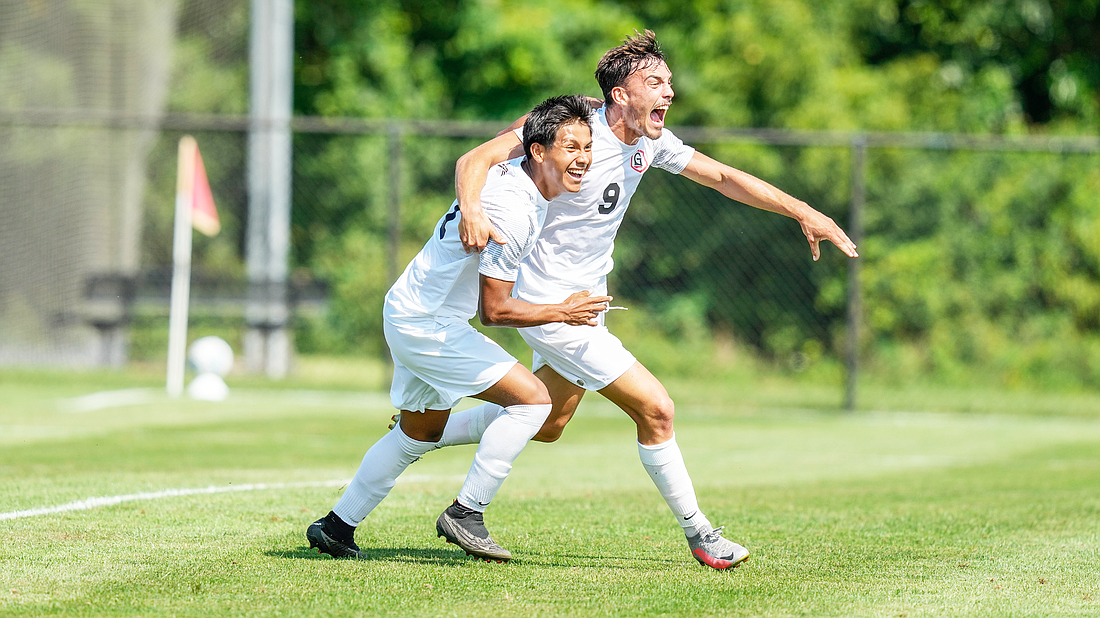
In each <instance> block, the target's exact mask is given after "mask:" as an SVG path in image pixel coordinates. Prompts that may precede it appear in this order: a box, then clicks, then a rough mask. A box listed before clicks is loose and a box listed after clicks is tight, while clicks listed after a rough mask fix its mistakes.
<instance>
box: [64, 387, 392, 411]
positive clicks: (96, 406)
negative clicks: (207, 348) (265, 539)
mask: <svg viewBox="0 0 1100 618" xmlns="http://www.w3.org/2000/svg"><path fill="white" fill-rule="evenodd" d="M270 394H277V395H278V397H279V399H280V401H283V402H287V403H291V404H294V405H300V406H313V407H324V406H342V407H370V406H375V405H384V406H387V407H388V406H389V405H390V398H389V395H388V394H386V393H372V392H367V393H363V392H354V391H351V392H344V391H310V390H286V391H276V390H263V389H250V388H239V389H233V390H231V391H230V400H229V401H230V403H232V402H233V401H235V400H236V401H240V397H241V396H243V397H244V398H245V401H247V400H248V398H249V397H255V396H256V395H261V396H262V395H270ZM234 395H236V397H234ZM165 401H168V395H167V394H166V393H165V392H164V389H162V388H127V389H123V390H117V391H100V392H98V393H90V394H88V395H80V396H78V397H69V398H65V399H61V400H60V401H59V404H60V409H61V411H63V412H68V413H70V414H85V413H88V412H99V411H100V410H108V409H111V408H122V407H126V406H140V405H149V404H154V403H163V402H165ZM187 401H191V400H190V399H188V400H187Z"/></svg>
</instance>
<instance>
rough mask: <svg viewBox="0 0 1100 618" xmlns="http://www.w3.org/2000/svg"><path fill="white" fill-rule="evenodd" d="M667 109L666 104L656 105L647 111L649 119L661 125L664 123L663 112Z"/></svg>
mask: <svg viewBox="0 0 1100 618" xmlns="http://www.w3.org/2000/svg"><path fill="white" fill-rule="evenodd" d="M667 111H668V105H662V106H660V107H656V108H654V109H653V111H651V112H649V119H650V120H652V121H653V123H654V124H658V125H663V124H664V123H665V112H667Z"/></svg>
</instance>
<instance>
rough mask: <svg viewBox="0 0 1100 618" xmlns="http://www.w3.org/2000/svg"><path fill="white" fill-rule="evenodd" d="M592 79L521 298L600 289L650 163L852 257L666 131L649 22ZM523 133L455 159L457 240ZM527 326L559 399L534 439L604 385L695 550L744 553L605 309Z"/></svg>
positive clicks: (655, 384) (556, 429) (555, 428)
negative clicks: (583, 323)
mask: <svg viewBox="0 0 1100 618" xmlns="http://www.w3.org/2000/svg"><path fill="white" fill-rule="evenodd" d="M596 80H597V81H598V82H599V84H600V88H601V90H602V91H603V95H604V100H603V101H601V102H595V103H596V104H597V105H599V106H600V109H599V110H598V111H597V113H596V115H595V116H594V117H593V120H592V139H593V151H592V157H593V161H592V167H591V169H590V170H589V172H588V174H587V175H586V176H585V179H584V182H583V183H582V184H583V186H582V187H581V190H580V191H579V192H578V193H572V194H563V195H561V196H559V197H557V198H555V199H554V200H552V201H551V202H550V205H549V207H548V209H547V214H546V221H545V224H544V226H543V229H542V233H541V235H540V236H539V239H538V241H537V242H536V243H535V247H534V249H533V250H532V251H531V254H530V255H528V256H527V258H526V259H525V260H524V262H523V263H522V264H521V266H520V274H519V278H518V280H517V283H516V295H517V296H518V297H519V298H522V299H524V300H526V301H528V302H543V300H545V299H550V298H556V297H560V295H561V294H567V293H569V292H570V291H576V290H593V293H598V294H605V293H606V291H607V274H608V273H609V272H611V269H612V267H613V265H614V264H613V260H612V257H611V255H612V251H613V250H614V247H615V243H614V241H615V234H616V233H617V232H618V229H619V225H620V223H621V222H622V219H623V216H624V215H625V214H626V210H627V208H628V207H629V205H630V198H631V196H633V194H634V192H635V191H636V190H637V187H638V182H639V180H640V179H641V177H642V174H644V173H645V172H646V171H647V170H648V169H650V168H651V167H659V168H662V169H664V170H666V171H669V172H672V173H674V174H682V175H684V176H687V177H688V178H690V179H691V180H693V181H695V182H697V183H699V184H702V185H704V186H707V187H710V188H713V189H715V190H717V191H719V192H720V193H722V194H723V195H725V196H726V197H728V198H730V199H733V200H736V201H738V202H741V203H743V204H747V205H749V206H753V207H755V208H761V209H764V210H769V211H771V212H776V213H779V214H782V215H786V216H788V217H791V218H793V219H795V220H796V221H798V223H799V225H800V227H801V228H802V233H803V234H804V235H805V236H806V239H807V241H808V242H809V244H810V250H811V252H812V254H813V258H814V259H815V260H816V259H818V256H819V243H820V241H821V240H828V241H830V242H832V243H833V244H835V245H836V246H837V247H838V248H840V250H841V251H843V252H844V253H845V254H846V255H848V256H849V257H857V253H856V247H855V245H854V244H853V243H852V241H851V240H850V239H849V238H848V236H847V235H846V234H845V233H844V231H843V230H841V229H840V227H839V226H837V225H836V223H835V222H833V220H832V219H830V218H829V217H827V216H825V215H823V214H821V213H820V212H818V211H817V210H814V209H813V208H811V207H810V206H809V205H808V204H806V203H805V202H802V201H800V200H797V199H795V198H793V197H791V196H790V195H787V194H786V193H784V192H783V191H780V190H779V189H777V188H775V187H773V186H772V185H770V184H768V183H766V182H764V181H762V180H760V179H758V178H755V177H753V176H751V175H750V174H747V173H745V172H742V171H739V170H736V169H734V168H732V167H730V166H728V165H724V164H722V163H719V162H717V161H715V160H714V159H711V158H710V157H707V156H706V155H703V154H701V153H699V152H697V151H695V150H694V149H693V148H691V147H690V146H686V145H684V143H683V142H681V141H680V140H679V139H678V138H677V137H676V136H675V135H673V134H672V132H671V131H669V130H667V129H666V128H665V114H666V113H667V111H668V109H669V106H670V105H671V103H672V99H673V96H674V94H675V93H674V91H673V89H672V72H671V71H670V70H669V68H668V65H667V64H666V63H665V59H664V54H663V52H662V51H661V48H660V45H659V44H658V42H657V39H656V36H655V35H654V34H653V33H652V32H651V31H649V30H646V31H645V32H644V33H637V32H635V36H632V37H628V38H627V39H626V40H625V41H624V42H623V44H622V45H619V46H618V47H615V48H613V49H611V50H609V51H608V52H607V53H606V54H604V56H603V58H602V59H601V60H600V62H599V63H598V65H597V67H596ZM521 120H522V119H521ZM513 126H515V125H513ZM522 136H523V133H522V130H516V131H507V132H504V133H502V134H501V135H500V136H498V137H497V138H496V139H494V140H491V141H489V142H487V143H485V144H482V145H481V146H479V147H477V148H475V149H474V150H472V151H470V152H468V153H467V154H466V155H464V156H463V157H462V158H461V159H459V164H458V167H457V170H456V174H455V179H456V186H457V188H458V201H459V203H460V204H461V205H462V209H463V212H464V213H465V215H466V219H465V222H464V224H463V227H462V240H463V242H464V243H465V244H466V245H467V246H469V247H471V248H472V249H480V248H481V247H482V246H484V244H485V242H486V240H487V239H489V238H492V237H493V236H494V234H495V231H494V230H492V228H491V226H489V225H488V222H487V221H486V216H485V213H482V212H481V209H480V208H479V203H478V194H479V192H480V189H481V187H482V186H483V181H484V179H485V170H486V169H488V168H489V167H490V166H492V165H494V164H496V163H497V162H499V161H502V160H506V159H507V158H509V157H510V156H514V153H513V150H514V149H515V148H516V147H517V145H518V144H519V143H520V142H521V141H522ZM491 216H492V215H491V214H489V215H488V218H491ZM520 333H521V334H522V335H523V338H524V340H525V341H526V342H527V343H528V345H530V346H531V347H532V348H533V349H534V351H535V354H534V370H535V375H536V376H537V377H538V378H539V379H540V380H542V381H543V383H544V384H546V386H547V390H548V392H549V393H550V397H551V399H552V401H553V409H552V411H551V413H550V416H549V417H548V418H547V420H546V422H545V423H544V424H543V427H542V429H541V430H540V431H539V432H538V433H537V434H536V435H535V437H534V439H535V440H539V441H543V442H553V441H554V440H556V439H557V438H558V437H559V436H560V435H561V433H562V431H563V430H564V428H565V425H566V424H567V423H568V422H569V420H570V418H572V416H573V414H574V412H575V411H576V409H577V405H578V404H579V402H580V400H581V398H582V397H583V396H584V394H585V392H586V391H589V390H594V391H598V392H599V393H600V394H601V395H604V396H605V397H607V398H608V399H609V400H611V401H612V402H614V403H615V404H616V405H618V406H619V407H620V408H622V410H623V411H624V412H626V413H627V414H628V415H629V416H630V417H631V418H632V419H633V420H634V421H635V423H636V424H637V428H638V454H639V457H640V458H641V460H642V465H643V466H644V467H645V469H646V471H647V472H648V473H649V475H650V478H651V479H652V480H653V482H654V484H655V485H656V486H657V489H658V490H659V491H660V493H661V495H662V496H663V497H664V499H665V502H666V503H667V504H668V506H669V508H670V509H671V510H672V512H673V513H674V515H675V516H676V520H677V522H679V524H680V526H681V527H682V528H683V530H684V533H685V535H686V537H687V543H688V548H689V550H690V551H691V554H692V556H693V557H694V558H695V559H696V560H698V561H699V562H700V563H702V564H705V565H708V566H710V567H713V568H716V569H726V568H730V567H733V566H737V565H738V564H740V563H741V562H742V561H744V560H745V559H746V558H747V557H748V555H749V552H748V551H747V550H746V549H745V548H744V547H742V546H741V545H738V544H737V543H734V542H732V541H730V540H728V539H725V538H723V537H722V534H721V532H722V528H715V527H714V526H712V525H711V523H710V521H709V520H708V519H707V517H706V516H705V515H704V514H703V512H702V511H701V510H700V509H699V505H698V501H697V499H696V495H695V489H694V487H693V486H692V483H691V477H690V476H689V475H688V472H687V467H686V465H685V464H684V458H683V456H682V454H681V452H680V448H679V447H678V446H677V444H676V439H675V433H674V431H673V416H674V412H675V406H674V405H673V402H672V399H671V398H670V397H669V395H668V392H667V391H666V390H665V388H664V386H663V385H662V384H661V383H660V381H658V380H657V378H655V377H654V376H653V374H651V373H650V372H649V371H648V370H647V369H646V368H645V367H644V366H642V364H641V363H639V362H638V361H637V360H636V359H635V358H634V356H633V355H632V354H630V352H628V351H627V350H626V348H624V347H623V345H622V343H621V342H620V341H619V339H618V338H617V337H615V336H614V335H612V334H611V332H610V331H608V330H607V328H606V327H604V326H603V316H602V315H601V316H600V325H599V326H597V327H596V328H577V327H573V326H569V325H565V324H546V325H541V326H535V327H530V328H523V329H520ZM498 414H500V409H499V406H494V405H492V404H484V405H482V406H478V407H476V408H473V409H471V410H467V411H464V412H461V413H459V415H461V416H459V415H455V416H456V417H458V418H455V419H454V420H453V421H452V422H453V427H454V431H451V426H449V427H448V429H447V430H445V431H444V435H443V439H442V440H441V442H440V444H442V445H448V444H463V443H471V442H477V441H478V439H479V435H478V433H477V431H476V430H474V431H465V430H462V431H460V430H459V429H460V428H464V427H467V426H471V427H483V426H486V425H487V424H488V423H489V422H491V421H492V419H493V418H495V417H496V415H498ZM733 447H734V445H733V444H731V445H730V448H733Z"/></svg>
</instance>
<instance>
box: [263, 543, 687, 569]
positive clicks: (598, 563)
mask: <svg viewBox="0 0 1100 618" xmlns="http://www.w3.org/2000/svg"><path fill="white" fill-rule="evenodd" d="M359 550H360V551H361V552H362V553H363V554H365V555H366V558H364V560H367V561H375V562H404V563H410V564H440V565H442V564H454V565H460V564H464V563H466V562H478V561H480V559H478V558H474V557H473V556H467V555H466V554H465V552H463V551H462V550H458V549H454V550H449V549H423V548H412V547H374V548H369V547H361V548H359ZM264 554H265V555H267V556H271V557H273V558H284V559H288V560H334V559H335V558H332V557H331V556H328V555H326V554H320V553H318V552H317V550H316V549H310V548H309V547H298V548H295V549H291V550H286V549H280V550H269V551H266V552H264ZM681 562H682V561H680V560H670V559H667V558H651V557H639V556H630V557H627V556H578V555H575V554H542V553H539V552H524V553H523V554H522V555H519V556H516V557H514V558H513V559H512V561H511V564H515V565H517V566H541V567H556V568H586V569H588V568H592V569H631V570H636V569H638V568H647V567H648V568H653V567H655V566H658V565H659V566H665V567H676V566H678V565H680V564H681Z"/></svg>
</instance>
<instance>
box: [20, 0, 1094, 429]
mask: <svg viewBox="0 0 1100 618" xmlns="http://www.w3.org/2000/svg"><path fill="white" fill-rule="evenodd" d="M643 28H649V29H652V30H654V31H655V32H656V33H657V35H658V38H659V39H660V40H661V42H662V43H663V45H664V50H665V52H666V55H667V57H668V62H669V66H670V68H671V69H672V71H673V74H674V85H675V88H676V93H677V95H676V99H675V104H674V105H673V107H672V110H671V112H670V115H669V126H670V127H671V128H672V130H673V131H674V132H675V133H676V134H677V135H679V136H680V137H681V138H683V139H685V141H687V142H688V143H690V144H692V145H693V146H695V147H696V148H698V149H699V150H700V151H702V152H704V153H706V154H708V155H710V156H713V157H715V158H717V159H719V160H721V161H723V162H725V163H728V164H730V165H732V166H734V167H736V168H739V169H742V170H745V171H747V172H749V173H751V174H753V175H756V176H758V177H760V178H763V179H765V180H767V181H769V182H771V183H772V184H774V185H776V186H778V187H779V188H781V189H783V190H784V191H786V192H788V193H790V194H792V195H794V196H796V197H799V198H801V199H803V200H805V201H807V202H808V203H810V204H811V205H813V206H814V207H816V208H817V209H818V210H821V211H822V212H824V213H826V214H828V215H829V216H831V217H833V218H834V219H836V220H837V222H838V223H840V224H841V226H842V227H844V228H845V229H846V230H848V231H849V232H850V233H851V234H852V235H853V237H857V238H858V239H857V244H858V245H859V251H860V255H861V257H860V259H859V260H856V261H852V260H848V259H847V258H845V257H844V256H842V254H840V252H839V251H838V250H836V249H835V247H832V246H831V245H829V246H823V249H822V254H823V257H822V259H821V261H820V262H817V263H814V262H813V261H812V260H811V257H810V252H809V249H808V247H807V246H806V242H805V239H804V238H803V237H802V236H801V234H800V231H799V228H798V226H797V224H796V223H795V222H793V221H791V220H789V219H785V218H783V217H779V216H776V215H772V214H768V213H762V212H758V211H755V210H753V209H751V208H748V207H745V206H742V205H740V204H736V203H734V202H731V201H729V200H727V199H725V198H724V197H722V196H721V195H719V194H718V193H716V192H713V191H711V190H708V189H705V188H703V187H700V186H697V185H694V184H693V183H691V182H690V181H686V180H684V179H682V178H679V177H677V176H674V175H671V174H667V173H665V172H663V171H660V170H657V171H653V172H651V173H649V174H647V175H646V177H645V180H644V181H643V184H642V187H641V189H640V190H639V192H638V195H637V196H636V197H635V198H634V200H633V202H632V205H631V212H630V214H629V215H628V216H627V217H626V220H625V223H624V224H623V227H622V229H621V230H620V233H619V237H618V240H617V243H616V253H615V259H616V269H615V271H614V272H613V274H612V278H611V293H612V294H613V295H614V296H615V297H616V304H623V305H626V306H628V307H630V311H627V312H617V314H616V315H614V316H612V317H611V318H610V326H611V328H612V330H613V332H616V333H617V334H618V335H619V336H620V337H621V338H622V339H623V340H624V342H625V343H626V345H627V347H628V348H629V349H631V350H632V351H633V352H634V353H635V354H636V355H637V356H638V358H639V359H640V360H641V361H642V362H643V363H645V364H646V365H647V366H649V367H650V369H651V370H653V371H654V372H655V373H656V374H657V375H658V376H659V377H661V378H662V379H688V380H699V381H700V382H705V383H723V382H725V381H727V380H737V379H748V378H745V376H750V377H751V376H778V377H782V378H784V379H789V380H790V381H791V382H790V383H791V384H806V385H816V386H818V387H820V389H819V390H818V391H815V392H822V393H825V395H823V397H824V398H825V400H826V401H825V403H826V404H827V405H832V406H837V407H839V406H848V407H857V406H858V407H873V406H876V405H880V403H881V402H879V401H877V400H876V399H875V397H876V393H879V392H881V389H882V388H894V387H898V388H917V389H918V390H919V389H933V390H934V389H968V388H979V389H985V390H986V391H987V392H1008V393H1012V392H1030V391H1044V392H1066V393H1076V392H1095V391H1096V390H1097V385H1098V384H1100V139H1098V137H1097V136H1098V129H1100V0H1078V1H1069V0H973V1H970V2H960V1H957V0H830V1H829V2H811V1H809V0H771V1H763V0H698V1H692V2H671V1H667V0H665V1H657V0H635V1H620V2H615V1H611V0H603V1H600V0H555V1H549V0H530V1H524V2H518V1H508V0H464V1H463V0H449V1H448V0H342V1H341V0H331V1H327V2H312V1H305V0H299V1H298V2H292V1H291V0H252V1H251V2H250V1H249V0H94V1H93V0H0V366H7V367H21V368H22V367H50V368H64V369H65V370H69V369H88V368H95V367H108V368H113V369H125V368H134V367H145V368H147V369H148V370H149V371H151V372H156V371H162V370H163V367H164V364H165V356H166V350H167V342H168V289H169V280H170V273H171V268H172V220H173V211H174V199H175V198H174V195H175V182H176V152H177V143H178V141H179V139H180V137H181V136H183V135H185V134H190V135H193V136H195V138H196V139H197V140H198V144H199V147H200V149H201V152H202V156H203V159H204V161H205V166H206V171H207V173H208V175H209V178H210V183H211V186H212V189H213V194H214V198H215V201H216V203H217V207H218V211H219V214H220V217H221V222H222V231H221V233H220V234H218V235H217V236H215V237H212V238H208V237H206V236H202V235H199V234H195V236H194V242H195V245H194V257H193V261H194V272H193V279H192V298H191V320H190V331H189V339H192V340H193V339H196V338H198V337H201V336H204V335H211V334H213V335H218V336H221V337H223V338H225V339H226V340H227V341H229V342H230V344H232V346H233V348H234V349H235V350H238V351H241V352H243V353H242V354H240V355H239V358H240V361H239V362H238V367H237V370H236V371H237V372H238V373H239V374H241V375H250V374H252V375H257V376H266V378H264V379H274V380H278V379H282V378H287V377H289V378H293V377H294V376H295V375H296V372H300V371H302V370H303V367H306V366H309V363H310V359H326V360H325V361H324V364H323V366H324V367H326V368H327V369H326V370H327V371H338V369H336V368H337V367H339V366H341V364H344V365H345V366H350V367H356V368H360V367H365V366H369V367H374V368H375V369H376V370H372V371H367V370H362V372H361V373H359V372H360V369H355V370H354V371H353V372H352V373H353V375H352V377H351V378H350V380H351V381H353V382H354V381H356V380H358V381H359V384H360V385H361V386H362V387H365V388H384V387H386V386H388V375H387V374H386V372H385V365H384V363H385V359H386V351H385V346H384V341H383V340H382V335H381V323H380V319H379V310H380V306H381V302H382V297H383V295H384V293H385V291H386V290H387V288H388V287H389V284H390V283H391V282H392V280H393V279H394V278H395V277H396V276H397V274H398V273H399V272H400V271H401V270H402V269H403V268H404V266H405V264H406V263H407V262H408V260H409V259H411V258H412V256H413V255H414V254H415V253H416V251H418V250H419V248H420V247H421V246H422V244H423V242H424V241H425V240H426V239H427V237H428V234H430V233H431V229H432V227H433V225H434V223H435V222H436V220H437V219H438V217H439V216H440V215H441V214H442V213H443V212H444V211H445V210H446V209H447V207H448V206H449V204H450V202H451V200H452V199H453V197H454V189H453V178H454V163H455V160H456V159H457V158H458V157H459V156H460V155H461V154H462V153H464V152H465V151H467V150H469V149H470V148H472V147H474V146H476V145H477V144H479V143H481V142H482V141H485V140H486V139H489V138H491V137H492V136H494V135H495V134H496V132H497V131H499V130H501V129H503V128H504V127H505V126H507V125H508V124H509V123H510V122H511V121H512V120H514V119H515V118H517V117H518V116H520V115H522V114H523V113H525V112H526V111H527V110H528V109H529V108H530V107H531V106H533V105H534V104H536V103H538V102H539V101H541V100H542V99H544V98H545V97H547V96H550V95H554V94H561V93H572V92H579V93H585V94H589V95H593V96H600V92H599V88H598V86H597V84H596V82H595V79H594V78H593V76H592V73H593V70H594V68H595V65H596V62H597V61H598V60H599V58H600V56H601V55H602V54H603V52H604V51H606V50H607V49H608V48H610V47H613V46H614V45H616V44H618V42H619V41H621V40H622V38H623V37H624V36H626V35H628V34H630V33H632V32H633V31H634V30H635V29H639V30H640V29H643ZM284 159H285V160H284ZM491 335H492V336H493V337H495V338H497V339H498V340H499V341H501V342H502V343H503V344H504V345H505V346H506V347H508V348H509V349H510V350H511V351H512V352H513V353H514V354H517V356H518V357H519V358H520V359H521V360H529V358H530V353H529V351H527V350H526V349H525V348H524V346H523V344H522V341H521V340H520V339H519V337H518V335H517V334H516V333H515V332H514V331H509V330H506V329H497V330H493V332H492V333H491ZM278 337H283V338H285V340H287V341H289V342H290V346H289V348H287V349H286V351H285V352H283V351H282V348H280V347H279V346H277V345H273V344H272V341H274V340H275V338H278ZM313 366H316V364H315V365H313ZM745 384H748V385H749V386H747V388H751V380H749V382H745ZM899 405H901V404H899Z"/></svg>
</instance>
